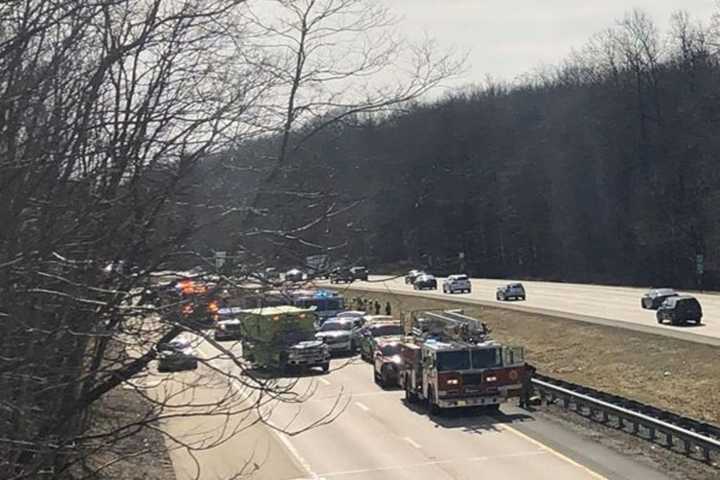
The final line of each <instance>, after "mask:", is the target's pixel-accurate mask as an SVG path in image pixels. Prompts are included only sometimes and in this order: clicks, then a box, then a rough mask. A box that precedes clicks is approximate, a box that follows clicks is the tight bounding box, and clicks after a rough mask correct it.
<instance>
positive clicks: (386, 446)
mask: <svg viewBox="0 0 720 480" xmlns="http://www.w3.org/2000/svg"><path fill="white" fill-rule="evenodd" d="M226 345H229V344H226ZM237 348H239V347H238V346H235V347H234V349H237ZM199 350H200V351H201V353H202V354H203V355H204V356H206V357H207V358H210V357H212V356H213V355H214V353H213V351H214V349H213V347H211V346H210V345H209V344H207V343H205V344H203V345H201V348H200V349H199ZM214 352H215V353H217V351H214ZM213 366H216V367H218V368H226V369H232V368H234V367H233V366H232V365H230V364H229V363H227V362H225V361H223V360H213ZM201 368H207V367H201ZM179 375H184V374H179ZM294 390H295V391H297V392H298V393H304V392H308V391H310V392H312V396H311V398H310V399H309V400H307V401H305V402H303V403H298V404H289V403H277V404H275V405H273V406H271V407H268V408H265V409H264V416H266V417H267V418H268V420H269V422H270V423H271V424H272V425H275V426H277V427H278V428H281V429H285V430H302V429H303V427H305V426H307V425H310V424H312V423H313V422H316V421H318V420H320V419H322V418H323V417H324V416H326V415H327V414H328V413H329V412H332V411H333V409H334V410H335V411H336V412H337V413H338V415H337V418H335V419H334V420H333V421H332V422H330V423H328V424H325V425H322V426H319V427H316V428H313V429H311V430H308V431H304V432H302V433H299V434H297V435H294V436H292V435H286V434H282V433H277V432H274V431H271V430H270V429H267V427H264V428H265V430H264V431H260V430H252V431H249V432H243V433H241V434H240V435H238V436H237V437H235V438H231V439H230V440H228V442H227V443H225V444H223V445H222V446H220V447H217V448H213V449H210V450H207V451H205V452H203V453H202V454H201V455H198V456H197V457H196V459H195V460H192V461H191V460H190V459H186V460H185V463H186V465H185V466H183V465H181V463H182V462H183V460H182V459H179V458H178V457H177V455H176V456H174V458H173V460H174V461H175V462H176V463H177V464H176V472H177V473H178V474H179V475H178V480H185V479H186V478H192V477H194V476H195V475H198V473H199V475H198V477H197V478H201V479H204V478H222V477H221V475H229V474H232V469H233V467H235V468H240V467H242V465H243V464H244V462H246V460H247V455H246V454H245V451H244V450H243V449H245V450H246V449H247V448H248V446H250V445H255V452H254V457H255V459H256V461H257V464H258V467H259V470H258V472H257V478H272V479H276V480H296V479H298V480H299V479H308V480H309V479H315V480H319V479H327V480H331V479H333V480H334V479H352V480H364V479H372V480H385V479H387V480H390V479H392V480H402V479H412V480H431V479H432V480H449V479H454V480H459V479H473V480H474V479H477V478H522V479H526V480H532V479H553V480H571V479H572V480H578V479H595V480H598V479H618V480H619V479H625V480H635V479H640V478H642V479H644V480H660V479H666V478H667V477H666V476H665V475H664V474H662V473H660V472H658V471H656V470H654V469H651V468H649V467H647V466H644V464H641V463H637V462H636V461H635V460H634V459H633V458H630V457H626V456H624V455H621V454H619V453H616V452H615V451H613V450H610V449H608V448H606V447H604V446H602V445H600V444H599V443H597V442H595V441H593V440H589V439H587V438H585V437H583V436H581V435H579V434H577V433H574V432H570V431H568V430H564V429H563V428H561V427H559V426H558V424H556V423H554V422H552V421H549V420H544V419H543V418H542V416H541V415H536V414H533V413H530V412H527V411H525V410H520V409H518V408H517V407H514V406H512V405H509V404H508V405H506V406H503V408H502V413H501V414H494V415H492V416H491V415H489V414H488V413H486V412H483V411H479V410H470V411H467V410H464V411H453V412H450V413H447V414H443V415H440V416H433V417H430V416H428V415H427V414H426V413H425V412H424V411H423V409H422V408H420V407H415V406H412V407H411V406H409V405H407V404H405V402H404V401H403V396H404V395H403V393H402V392H401V391H399V390H383V389H381V388H380V387H378V386H377V385H375V383H374V382H373V380H372V367H371V366H370V365H368V364H366V363H364V362H362V361H360V360H358V359H336V360H333V362H332V370H331V372H330V373H329V374H327V375H322V374H320V373H319V372H318V374H317V375H310V376H307V377H303V378H302V379H301V380H300V381H299V383H298V384H297V385H296V386H295V387H294ZM198 394H199V395H201V394H200V393H198ZM182 421H183V422H185V423H183V424H182V425H180V424H178V425H177V426H176V427H175V428H173V429H172V431H173V433H174V434H175V435H178V437H179V438H183V433H182V431H183V430H187V431H188V432H194V431H195V430H196V429H198V428H201V427H200V426H201V425H202V424H203V422H204V421H203V420H202V419H197V420H195V422H196V423H197V424H198V425H196V426H195V427H193V426H192V422H193V420H192V419H183V420H182ZM207 427H208V426H207V425H205V428H202V430H206V429H207ZM268 431H271V434H272V435H274V436H275V437H276V440H278V441H272V440H270V441H269V439H268V438H267V433H268ZM255 437H257V438H258V439H260V441H258V442H255V440H254V438H255ZM264 445H266V446H268V447H269V449H268V450H267V451H265V450H263V446H264ZM195 462H197V463H195ZM198 469H199V470H198ZM191 472H192V473H191ZM225 478H227V477H225ZM253 478H256V477H253Z"/></svg>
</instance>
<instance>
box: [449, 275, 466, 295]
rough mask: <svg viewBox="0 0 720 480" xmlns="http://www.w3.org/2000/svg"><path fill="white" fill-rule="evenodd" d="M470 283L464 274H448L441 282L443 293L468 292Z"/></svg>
mask: <svg viewBox="0 0 720 480" xmlns="http://www.w3.org/2000/svg"><path fill="white" fill-rule="evenodd" d="M471 290H472V285H471V283H470V279H469V278H468V276H467V275H465V274H460V275H450V276H449V277H448V278H446V279H445V281H444V282H443V293H456V292H460V293H470V291H471Z"/></svg>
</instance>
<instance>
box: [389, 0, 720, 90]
mask: <svg viewBox="0 0 720 480" xmlns="http://www.w3.org/2000/svg"><path fill="white" fill-rule="evenodd" d="M383 1H384V2H385V3H386V5H387V6H388V7H389V8H390V9H391V11H392V12H393V13H394V14H397V15H400V16H402V17H403V21H402V23H401V31H402V32H404V33H405V34H407V36H409V37H411V38H416V37H419V36H421V35H422V33H423V32H424V31H425V32H427V33H428V34H429V35H430V36H431V37H433V38H435V39H436V40H437V41H438V42H439V44H440V45H441V46H446V47H447V46H456V47H457V48H459V49H460V50H463V51H469V53H470V56H469V59H468V71H467V73H466V74H465V75H464V78H463V79H462V80H461V81H460V82H459V83H473V82H482V81H483V80H484V79H485V77H486V75H491V76H492V77H493V78H496V79H502V80H508V81H512V80H514V79H515V78H517V76H518V75H521V74H523V73H527V72H529V71H532V70H533V69H535V68H537V67H539V66H541V65H543V64H556V63H559V62H560V61H561V60H562V59H563V58H565V57H566V56H567V55H568V54H569V53H570V51H571V50H572V49H573V48H580V47H582V46H583V45H584V44H585V43H586V42H587V41H588V39H589V38H590V37H591V36H592V35H593V34H594V33H596V32H599V31H601V30H604V29H606V28H608V27H610V26H612V25H613V24H615V23H616V21H617V20H618V19H622V18H623V16H624V15H625V13H627V12H630V11H631V10H632V9H634V8H638V9H641V10H644V11H646V12H648V13H649V14H650V15H651V16H652V17H653V18H654V19H655V21H656V23H657V25H658V26H659V27H660V29H661V30H662V31H665V30H666V29H667V26H668V24H669V18H670V16H671V14H672V13H673V12H675V11H677V10H685V11H687V12H688V13H690V15H691V16H692V17H693V18H694V19H697V20H703V21H709V19H710V17H711V16H712V14H713V12H716V11H720V9H719V8H717V5H718V2H717V0H684V1H677V0H635V1H623V0H605V1H580V0H504V1H500V0H383Z"/></svg>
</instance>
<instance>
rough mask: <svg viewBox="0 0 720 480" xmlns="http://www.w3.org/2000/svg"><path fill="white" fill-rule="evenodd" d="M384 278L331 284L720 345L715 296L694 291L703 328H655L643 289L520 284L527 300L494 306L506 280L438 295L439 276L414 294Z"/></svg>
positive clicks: (719, 298)
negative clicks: (433, 287) (644, 302)
mask: <svg viewBox="0 0 720 480" xmlns="http://www.w3.org/2000/svg"><path fill="white" fill-rule="evenodd" d="M386 278H388V277H382V276H371V277H370V279H369V280H370V281H369V282H356V283H353V284H351V285H347V286H346V285H333V288H336V289H340V290H342V289H343V288H347V289H362V290H368V291H379V292H385V293H398V294H400V293H404V294H414V295H420V296H425V297H429V298H447V299H452V300H453V301H459V302H469V303H474V304H482V305H492V306H498V307H503V308H513V309H517V310H524V311H531V312H537V313H546V314H552V315H555V316H561V317H563V316H564V317H568V318H573V319H577V320H583V321H588V322H592V323H600V324H605V325H610V326H618V327H623V328H628V329H633V330H639V331H644V332H649V333H657V334H661V335H667V336H672V337H676V338H681V339H684V340H690V341H695V342H701V343H708V344H711V345H717V346H720V294H713V293H709V294H708V293H706V294H695V293H693V295H694V296H695V297H696V298H697V299H698V300H699V301H700V304H701V305H702V308H703V320H702V324H701V325H694V324H690V325H688V326H672V325H669V324H667V323H666V324H663V325H659V324H658V323H657V320H656V319H655V311H654V310H644V309H642V308H641V307H640V298H641V297H642V295H643V293H645V291H646V289H639V288H630V287H609V286H601V285H583V284H571V283H554V282H530V281H523V282H522V283H523V285H524V286H525V291H526V294H527V300H525V301H507V302H499V301H497V300H496V299H495V291H496V288H497V287H498V286H500V285H504V284H505V283H508V280H496V279H480V278H473V279H472V293H469V294H460V293H456V294H445V293H443V292H442V280H443V279H442V278H438V289H437V290H423V291H415V290H413V288H412V286H411V285H406V284H405V280H404V278H402V277H401V278H395V279H391V280H386V281H383V279H386ZM348 295H349V294H348ZM349 296H350V295H349Z"/></svg>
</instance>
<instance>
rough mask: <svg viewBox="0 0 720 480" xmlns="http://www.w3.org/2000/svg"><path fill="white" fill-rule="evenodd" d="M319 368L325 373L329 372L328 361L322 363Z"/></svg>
mask: <svg viewBox="0 0 720 480" xmlns="http://www.w3.org/2000/svg"><path fill="white" fill-rule="evenodd" d="M320 368H322V371H323V372H325V373H327V372H329V371H330V362H327V363H323V364H322V365H320Z"/></svg>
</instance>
